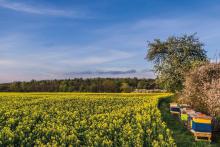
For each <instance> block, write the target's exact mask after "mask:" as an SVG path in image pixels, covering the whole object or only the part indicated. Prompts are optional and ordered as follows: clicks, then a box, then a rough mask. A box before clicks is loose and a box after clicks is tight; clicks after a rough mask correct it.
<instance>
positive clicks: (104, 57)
mask: <svg viewBox="0 0 220 147" xmlns="http://www.w3.org/2000/svg"><path fill="white" fill-rule="evenodd" d="M0 27H1V29H0V71H1V72H0V82H9V81H18V80H31V79H54V78H68V77H65V75H66V74H65V73H70V72H81V71H127V70H133V69H134V70H136V71H137V73H138V72H143V71H148V70H150V69H152V64H151V63H148V62H147V61H146V60H145V59H144V57H145V54H146V51H147V48H146V45H147V41H152V40H153V39H154V38H161V39H165V38H167V37H168V36H170V35H182V34H192V33H194V32H197V33H198V37H199V38H200V39H201V41H202V42H204V44H205V49H206V50H207V53H208V56H209V58H210V59H211V60H213V59H215V58H216V56H215V54H216V53H219V52H220V48H219V39H220V1H218V0H212V1H210V0H184V1H176V0H137V1H131V0H77V1H75V0H65V1H63V0H28V1H25V0H0ZM142 76H143V75H142ZM144 76H146V77H152V76H153V74H152V73H150V72H146V74H145V75H144Z"/></svg>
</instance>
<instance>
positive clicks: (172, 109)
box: [170, 103, 180, 115]
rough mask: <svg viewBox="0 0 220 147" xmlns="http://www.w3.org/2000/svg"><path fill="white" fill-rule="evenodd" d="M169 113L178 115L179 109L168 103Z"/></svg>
mask: <svg viewBox="0 0 220 147" xmlns="http://www.w3.org/2000/svg"><path fill="white" fill-rule="evenodd" d="M170 113H172V114H178V115H179V114H180V107H179V105H178V104H177V103H170Z"/></svg>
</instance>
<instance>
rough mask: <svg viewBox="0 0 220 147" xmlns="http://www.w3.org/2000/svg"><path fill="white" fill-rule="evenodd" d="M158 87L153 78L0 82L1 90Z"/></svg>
mask: <svg viewBox="0 0 220 147" xmlns="http://www.w3.org/2000/svg"><path fill="white" fill-rule="evenodd" d="M158 88H159V86H158V85H157V84H156V83H155V80H154V79H138V78H92V79H83V78H75V79H66V80H42V81H36V80H32V81H29V82H13V83H3V84H0V91H1V92H132V91H134V90H135V89H151V90H152V89H158Z"/></svg>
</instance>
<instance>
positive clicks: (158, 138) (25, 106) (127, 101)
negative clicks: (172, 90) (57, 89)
mask: <svg viewBox="0 0 220 147" xmlns="http://www.w3.org/2000/svg"><path fill="white" fill-rule="evenodd" d="M168 96H170V94H123V93H122V94H111V93H110V94H106V93H101V94H100V93H99V94H98V93H1V94H0V145H1V146H7V145H14V146H16V145H17V146H20V145H23V146H33V145H48V146H175V144H174V140H173V138H172V135H171V132H170V130H169V129H168V128H167V126H166V124H165V123H164V122H162V119H161V113H160V111H159V109H158V107H157V106H158V102H159V100H160V99H162V98H165V97H168Z"/></svg>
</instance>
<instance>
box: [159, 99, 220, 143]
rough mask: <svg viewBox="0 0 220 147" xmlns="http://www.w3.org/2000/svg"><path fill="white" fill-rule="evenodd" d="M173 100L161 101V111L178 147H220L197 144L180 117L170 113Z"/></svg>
mask: <svg viewBox="0 0 220 147" xmlns="http://www.w3.org/2000/svg"><path fill="white" fill-rule="evenodd" d="M170 102H171V98H167V99H163V100H161V102H160V104H159V109H160V111H161V114H162V119H163V121H165V122H166V124H167V126H168V128H169V129H170V130H171V131H172V132H173V138H174V140H175V142H176V145H177V146H178V147H207V146H208V147H219V146H220V144H216V143H211V144H210V143H207V142H196V141H195V139H194V137H193V135H192V134H191V133H190V132H189V131H188V130H187V129H186V128H185V127H184V125H183V123H182V122H181V121H180V120H179V118H178V117H175V116H173V115H171V114H170V112H169V103H170Z"/></svg>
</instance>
